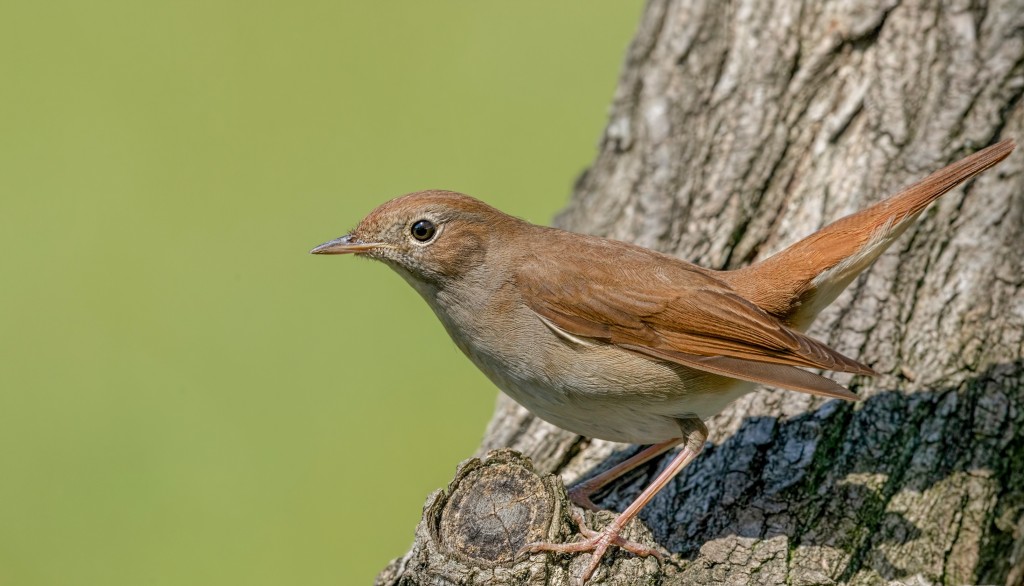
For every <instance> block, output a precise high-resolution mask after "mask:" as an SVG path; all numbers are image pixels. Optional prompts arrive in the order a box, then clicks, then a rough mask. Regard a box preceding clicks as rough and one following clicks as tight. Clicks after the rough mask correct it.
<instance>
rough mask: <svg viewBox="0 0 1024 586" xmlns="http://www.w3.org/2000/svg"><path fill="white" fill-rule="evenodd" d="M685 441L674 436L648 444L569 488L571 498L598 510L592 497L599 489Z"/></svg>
mask: <svg viewBox="0 0 1024 586" xmlns="http://www.w3.org/2000/svg"><path fill="white" fill-rule="evenodd" d="M681 441H683V438H681V437H679V438H673V439H670V440H668V441H664V442H661V443H660V444H654V445H653V446H647V447H646V448H644V449H643V450H641V451H640V452H637V453H636V454H634V455H633V456H630V457H629V458H628V459H626V460H623V461H622V462H619V463H618V464H616V465H615V466H613V467H612V468H609V469H608V470H605V471H604V472H602V473H600V474H597V475H595V476H592V477H590V478H588V479H586V480H584V481H583V482H580V483H578V484H576V485H575V486H573V487H572V488H570V489H569V500H571V501H572V502H573V503H574V504H576V505H577V506H580V507H583V508H584V509H590V510H591V511H597V510H598V508H597V505H595V504H594V502H593V501H592V500H590V497H591V496H592V495H593V494H594V493H595V492H597V491H599V490H601V489H602V488H604V487H605V486H607V485H608V483H609V482H611V481H613V480H615V479H616V478H618V477H620V476H622V475H623V474H625V473H627V472H629V471H630V470H633V469H634V468H636V467H637V466H640V465H641V464H644V463H645V462H649V461H651V460H652V459H654V458H657V457H658V456H660V455H662V454H664V453H665V452H667V451H669V450H670V449H672V448H673V447H675V446H676V445H678V444H679V442H681Z"/></svg>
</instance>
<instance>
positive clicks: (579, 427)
mask: <svg viewBox="0 0 1024 586" xmlns="http://www.w3.org/2000/svg"><path fill="white" fill-rule="evenodd" d="M556 344H557V346H554V345H551V347H548V348H538V351H537V352H534V353H532V354H531V355H532V356H535V357H540V358H541V359H540V360H536V361H535V362H534V363H532V364H524V363H521V362H520V363H517V362H515V361H512V362H510V361H508V360H506V359H501V358H499V359H497V360H495V359H493V358H491V357H490V356H489V355H487V354H482V353H481V354H477V355H476V356H474V355H473V354H470V353H467V354H470V358H471V359H472V360H473V362H474V363H476V365H477V366H478V367H479V368H480V369H481V370H482V371H483V372H484V373H485V374H486V375H487V376H488V378H490V379H491V380H492V381H493V382H494V383H495V384H496V385H497V386H498V388H500V389H501V390H502V391H504V392H505V393H506V394H507V395H509V396H510V397H512V399H514V400H515V401H516V402H517V403H519V404H520V405H522V406H524V407H526V408H527V409H529V410H530V411H531V412H532V413H534V414H535V415H537V416H538V417H540V418H541V419H544V420H546V421H548V422H550V423H553V424H555V425H557V426H559V427H561V428H563V429H566V430H568V431H571V432H573V433H578V434H580V435H584V436H587V437H593V438H599V439H604V440H609V441H617V442H627V443H638V444H651V443H658V442H662V441H665V440H668V439H672V438H677V437H680V435H681V431H680V427H679V420H680V419H684V418H687V417H694V416H696V417H699V418H700V419H707V418H709V417H712V416H713V415H716V414H718V413H719V412H721V411H722V409H724V408H725V407H726V406H727V405H728V404H729V403H731V402H732V401H733V400H735V399H736V398H738V397H740V396H742V395H744V394H746V393H747V392H749V391H750V390H752V389H753V387H754V385H753V384H752V383H747V382H744V381H739V380H735V379H731V378H727V377H722V376H717V375H713V374H710V373H705V372H703V371H699V370H695V369H691V368H687V367H684V366H680V365H677V364H674V363H670V362H664V361H660V360H656V359H650V358H647V357H645V356H642V355H640V354H636V353H634V352H630V351H628V350H623V349H621V348H617V347H614V346H610V345H593V346H586V347H573V346H572V345H571V344H562V343H561V341H556ZM518 356H522V354H519V355H518ZM498 361H500V363H501V366H500V367H497V364H496V363H497V362H498Z"/></svg>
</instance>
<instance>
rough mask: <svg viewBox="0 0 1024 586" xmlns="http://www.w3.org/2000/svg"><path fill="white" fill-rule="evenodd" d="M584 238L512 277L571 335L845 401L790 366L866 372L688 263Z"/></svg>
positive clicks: (830, 386) (831, 386)
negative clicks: (563, 252) (569, 256)
mask: <svg viewBox="0 0 1024 586" xmlns="http://www.w3.org/2000/svg"><path fill="white" fill-rule="evenodd" d="M585 241H586V243H588V244H590V245H592V246H587V247H581V246H574V247H573V248H572V250H571V253H572V255H573V258H572V259H571V260H570V259H565V257H564V256H560V255H547V254H545V255H544V256H543V258H542V257H541V256H537V255H534V256H530V257H527V258H526V259H525V261H524V262H523V264H522V265H521V266H520V267H519V270H518V271H517V274H516V281H517V283H518V285H519V287H520V288H521V290H522V294H523V299H524V300H525V301H526V303H527V305H528V306H529V307H530V308H531V309H532V310H533V311H534V312H536V313H537V314H538V315H539V316H540V317H542V318H543V319H544V320H546V321H547V322H548V323H549V324H550V325H552V326H554V327H557V328H559V329H561V330H563V331H565V332H567V333H569V334H571V335H574V336H580V337H585V338H591V339H595V340H600V341H604V342H606V343H611V344H616V345H618V346H621V347H623V348H626V349H628V350H631V351H634V352H639V353H642V354H646V355H648V356H652V357H655V358H659V359H662V360H668V361H672V362H676V363H679V364H683V365H685V366H689V367H691V368H697V369H700V370H704V371H706V372H713V373H715V374H722V375H725V376H730V377H733V378H738V379H742V380H749V381H754V382H759V383H765V384H770V385H774V386H780V387H784V388H789V389H794V390H800V391H805V392H811V393H815V394H823V395H828V396H834V397H841V398H845V399H851V398H856V395H854V394H853V393H850V392H849V391H847V390H846V389H844V388H843V387H841V386H840V385H838V384H837V383H835V382H834V381H832V380H830V379H827V378H824V377H821V376H818V375H816V374H813V373H809V372H806V371H803V370H800V369H799V368H795V367H811V368H821V369H825V370H833V371H842V372H853V373H860V374H874V371H872V370H871V369H870V368H869V367H868V366H866V365H864V364H861V363H860V362H857V361H856V360H853V359H851V358H848V357H846V356H843V355H842V354H840V353H838V352H836V351H835V350H832V349H831V348H829V347H828V346H825V345H824V344H822V343H820V342H818V341H816V340H814V339H812V338H809V337H807V336H805V335H803V334H801V333H799V332H797V331H794V330H791V329H789V328H788V327H786V326H785V325H784V324H782V322H780V321H779V320H778V319H776V318H774V317H772V316H771V315H769V314H767V313H766V312H764V311H763V310H761V309H760V308H758V307H757V306H756V305H754V304H753V303H751V302H749V301H747V300H746V299H743V298H742V297H740V296H739V295H738V294H736V292H735V291H733V290H732V289H731V288H730V287H729V286H728V285H726V284H725V283H724V282H722V281H721V280H719V279H717V278H715V277H714V276H713V275H712V274H711V273H710V272H707V271H704V270H703V269H700V268H699V267H696V266H695V265H690V264H688V263H684V262H682V261H679V260H677V259H673V258H670V257H665V256H663V255H660V254H657V253H654V252H651V251H648V250H645V249H641V248H638V247H633V246H629V245H623V244H621V243H615V242H610V241H606V240H600V239H593V238H585ZM581 243H582V242H579V243H578V244H581ZM581 254H582V255H583V256H584V258H581V257H580V255H581ZM608 258H615V259H616V260H615V262H609V261H608V260H607V259H608ZM637 283H640V284H642V285H641V286H637Z"/></svg>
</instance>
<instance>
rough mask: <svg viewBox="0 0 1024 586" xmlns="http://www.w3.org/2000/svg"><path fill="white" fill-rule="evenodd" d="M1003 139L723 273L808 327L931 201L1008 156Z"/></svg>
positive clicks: (772, 309)
mask: <svg viewBox="0 0 1024 586" xmlns="http://www.w3.org/2000/svg"><path fill="white" fill-rule="evenodd" d="M1015 146H1016V145H1015V144H1014V142H1013V141H1012V140H1009V139H1007V140H1003V141H1001V142H999V143H996V144H994V145H992V146H990V147H988V148H985V149H983V150H980V151H978V152H976V153H974V154H972V155H970V156H968V157H966V158H964V159H961V160H960V161H957V162H955V163H953V164H951V165H948V166H946V167H944V168H942V169H940V170H938V171H936V172H934V173H932V174H931V175H929V176H927V177H925V178H924V179H922V180H920V181H918V182H917V183H914V184H913V185H911V186H909V187H907V188H905V189H903V190H902V191H900V192H898V193H896V194H895V195H893V196H891V197H889V198H887V199H885V200H883V201H881V202H879V203H877V204H875V205H873V206H871V207H868V208H865V209H863V210H861V211H859V212H857V213H854V214H851V215H849V216H846V217H844V218H841V219H839V220H837V221H835V222H833V223H831V224H829V225H828V226H825V227H824V228H822V229H821V230H818V231H817V232H815V233H814V234H811V235H810V236H808V237H806V238H804V239H803V240H801V241H799V242H797V243H796V244H793V245H792V246H790V247H788V248H786V249H785V250H783V251H781V252H779V253H778V254H776V255H774V256H772V257H770V258H767V259H765V260H763V261H761V262H759V263H756V264H754V265H751V266H749V267H746V268H743V269H739V270H736V271H729V272H726V273H722V275H721V276H722V277H723V279H724V280H726V281H727V282H729V284H730V285H732V286H733V288H734V289H736V291H737V292H738V293H739V294H740V295H742V296H743V297H746V298H747V299H749V300H750V301H752V302H754V303H755V304H757V305H758V306H760V307H761V308H762V309H764V310H765V311H768V312H769V313H772V314H774V315H776V316H778V317H779V318H781V319H783V320H784V321H786V322H787V323H789V324H790V325H791V326H793V327H794V328H797V329H801V330H803V329H806V328H807V327H808V326H810V323H811V321H813V320H814V317H815V316H817V314H818V312H819V311H821V310H822V309H824V308H825V307H826V306H828V304H829V303H831V302H832V301H833V300H835V298H836V297H837V296H838V295H839V294H840V293H841V292H842V291H843V289H845V288H846V286H847V285H849V284H850V282H851V281H853V279H854V278H855V277H856V276H857V275H858V274H860V272H861V271H863V270H864V269H865V268H867V267H868V266H869V265H870V264H871V263H872V262H874V260H875V259H876V258H878V256H879V255H881V254H882V252H884V251H885V249H886V248H888V247H889V245H890V244H892V242H893V241H894V240H896V238H898V237H899V236H900V234H902V233H903V232H904V231H905V230H906V229H907V227H909V226H910V225H911V224H912V223H913V222H914V220H915V219H916V218H917V217H918V216H919V215H920V214H921V212H922V211H924V209H925V208H926V207H928V204H930V203H931V202H933V201H935V199H937V198H938V197H940V196H942V195H943V194H945V193H947V192H949V191H950V190H952V189H953V188H954V187H956V186H957V185H959V184H961V183H963V182H964V181H967V180H968V179H970V178H972V177H974V176H975V175H977V174H979V173H981V172H982V171H985V170H986V169H989V168H991V167H992V166H994V165H996V164H997V163H999V162H1000V161H1002V160H1003V159H1005V158H1006V157H1007V156H1009V154H1010V153H1011V152H1012V151H1013V149H1014V147H1015Z"/></svg>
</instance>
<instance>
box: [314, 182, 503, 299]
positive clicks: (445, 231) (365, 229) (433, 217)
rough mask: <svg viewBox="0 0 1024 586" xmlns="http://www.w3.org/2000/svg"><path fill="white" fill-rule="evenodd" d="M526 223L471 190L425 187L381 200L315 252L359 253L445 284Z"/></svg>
mask: <svg viewBox="0 0 1024 586" xmlns="http://www.w3.org/2000/svg"><path fill="white" fill-rule="evenodd" d="M521 223H522V220H518V219H516V218H513V217H511V216H508V215H506V214H504V213H502V212H500V211H498V210H496V209H494V208H492V207H491V206H489V205H487V204H485V203H483V202H481V201H479V200H476V199H474V198H472V197H469V196H467V195H462V194H460V193H455V192H452V191H420V192H416V193H411V194H409V195H405V196H402V197H399V198H396V199H393V200H391V201H388V202H385V203H383V204H381V205H380V206H379V207H377V209H375V210H373V211H372V212H370V214H369V215H367V216H366V217H365V218H363V220H362V221H361V222H359V225H358V226H356V227H355V229H353V230H352V231H351V232H349V233H348V234H346V235H344V236H341V237H340V238H335V239H334V240H331V241H329V242H325V243H323V244H321V245H320V246H317V247H316V248H314V249H313V250H311V251H310V253H312V254H355V255H357V256H363V257H366V258H372V259H377V260H380V261H383V262H385V263H386V264H388V265H390V266H391V267H392V268H394V269H395V270H397V271H398V272H399V273H400V274H402V276H404V277H406V278H407V279H410V280H411V281H412V282H413V284H414V285H416V284H417V282H422V283H425V284H430V285H432V286H434V287H442V286H444V285H445V284H446V283H447V282H450V281H451V280H453V279H458V278H459V277H460V276H462V275H464V274H465V273H467V272H469V271H470V270H472V269H474V268H476V267H477V266H478V265H479V264H480V263H482V262H483V260H484V258H485V256H486V254H487V249H488V245H489V243H490V242H491V241H492V239H494V238H499V237H501V236H502V234H506V233H507V232H508V230H509V229H512V228H514V227H515V226H517V225H519V224H521Z"/></svg>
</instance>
